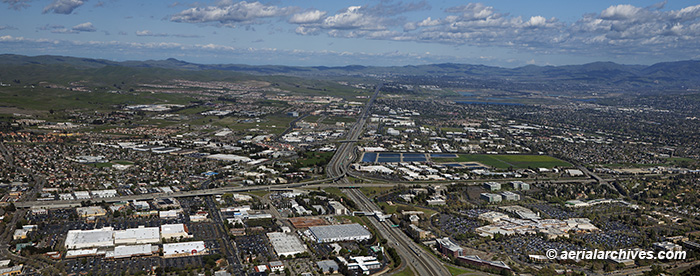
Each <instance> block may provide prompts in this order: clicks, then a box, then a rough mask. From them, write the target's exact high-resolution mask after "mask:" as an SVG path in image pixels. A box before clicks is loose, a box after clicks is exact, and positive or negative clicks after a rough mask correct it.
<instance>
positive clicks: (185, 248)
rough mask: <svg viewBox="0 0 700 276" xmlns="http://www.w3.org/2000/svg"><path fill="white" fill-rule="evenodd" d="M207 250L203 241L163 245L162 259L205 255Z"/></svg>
mask: <svg viewBox="0 0 700 276" xmlns="http://www.w3.org/2000/svg"><path fill="white" fill-rule="evenodd" d="M208 252H209V250H208V249H207V247H206V245H205V244H204V242H203V241H193V242H178V243H166V244H163V257H166V258H168V257H181V256H191V255H203V254H207V253H208Z"/></svg>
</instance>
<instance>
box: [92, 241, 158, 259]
mask: <svg viewBox="0 0 700 276" xmlns="http://www.w3.org/2000/svg"><path fill="white" fill-rule="evenodd" d="M155 252H158V246H157V245H151V244H137V245H119V246H116V247H114V250H113V251H107V252H106V253H105V258H113V259H120V258H131V257H137V256H151V255H153V254H154V253H155Z"/></svg>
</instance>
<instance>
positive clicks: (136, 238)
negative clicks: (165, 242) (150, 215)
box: [114, 226, 160, 244]
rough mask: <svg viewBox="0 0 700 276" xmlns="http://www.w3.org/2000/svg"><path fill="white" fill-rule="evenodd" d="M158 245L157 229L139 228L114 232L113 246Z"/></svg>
mask: <svg viewBox="0 0 700 276" xmlns="http://www.w3.org/2000/svg"><path fill="white" fill-rule="evenodd" d="M149 243H160V229H159V228H158V227H145V226H139V227H138V228H129V229H126V230H117V231H114V244H149Z"/></svg>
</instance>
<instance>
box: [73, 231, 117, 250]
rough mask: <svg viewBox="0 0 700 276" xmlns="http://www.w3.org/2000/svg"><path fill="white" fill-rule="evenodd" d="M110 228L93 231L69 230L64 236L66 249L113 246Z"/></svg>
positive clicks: (112, 232) (112, 233)
mask: <svg viewBox="0 0 700 276" xmlns="http://www.w3.org/2000/svg"><path fill="white" fill-rule="evenodd" d="M113 235H114V231H113V230H112V227H105V228H100V229H94V230H70V231H68V234H67V235H66V242H65V246H66V248H67V249H82V248H95V247H110V246H114V238H113Z"/></svg>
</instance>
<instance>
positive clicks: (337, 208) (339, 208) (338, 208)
mask: <svg viewBox="0 0 700 276" xmlns="http://www.w3.org/2000/svg"><path fill="white" fill-rule="evenodd" d="M328 208H329V209H330V211H331V214H334V215H340V216H345V215H348V214H349V213H350V212H349V211H348V208H345V206H343V204H341V203H340V202H337V201H335V200H331V201H328Z"/></svg>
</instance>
